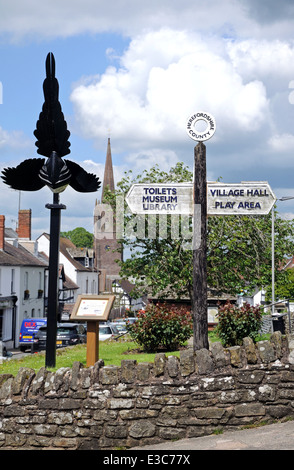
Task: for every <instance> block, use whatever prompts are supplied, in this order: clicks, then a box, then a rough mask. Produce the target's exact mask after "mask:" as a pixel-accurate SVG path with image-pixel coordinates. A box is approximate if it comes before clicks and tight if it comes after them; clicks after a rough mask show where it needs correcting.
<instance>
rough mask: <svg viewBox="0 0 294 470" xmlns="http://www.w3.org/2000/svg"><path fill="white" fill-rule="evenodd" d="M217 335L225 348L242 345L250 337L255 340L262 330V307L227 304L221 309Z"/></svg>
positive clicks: (246, 304)
mask: <svg viewBox="0 0 294 470" xmlns="http://www.w3.org/2000/svg"><path fill="white" fill-rule="evenodd" d="M217 316H218V326H217V328H216V329H217V334H218V336H219V338H220V340H221V342H222V343H223V344H224V345H225V346H236V345H241V344H242V341H243V338H245V337H247V336H249V337H250V338H252V339H253V340H255V338H256V337H257V336H258V333H259V330H260V328H261V321H262V316H261V310H260V307H252V306H251V305H249V304H248V303H245V304H244V305H243V306H242V307H237V306H236V305H232V304H231V303H230V302H227V303H226V304H225V305H223V306H221V307H219V311H218V314H217Z"/></svg>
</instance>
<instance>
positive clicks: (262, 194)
mask: <svg viewBox="0 0 294 470" xmlns="http://www.w3.org/2000/svg"><path fill="white" fill-rule="evenodd" d="M126 201H127V204H128V206H129V208H130V210H131V211H132V212H133V213H135V214H193V183H174V184H173V183H169V184H163V183H161V184H156V183H154V184H148V183H147V184H134V185H133V186H132V187H131V188H130V190H129V192H128V194H127V196H126ZM275 201H276V197H275V195H274V194H273V192H272V190H271V188H270V186H269V184H268V183H267V182H266V181H261V182H253V181H249V182H242V183H233V184H227V183H207V214H208V215H265V214H268V213H269V212H270V210H271V209H272V207H273V205H274V203H275Z"/></svg>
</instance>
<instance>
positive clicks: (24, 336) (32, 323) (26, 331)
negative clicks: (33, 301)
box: [19, 318, 47, 351]
mask: <svg viewBox="0 0 294 470" xmlns="http://www.w3.org/2000/svg"><path fill="white" fill-rule="evenodd" d="M46 325H47V318H26V319H25V320H23V322H22V324H21V327H20V333H19V347H20V350H21V351H25V350H26V349H27V348H29V347H31V346H32V345H33V344H34V337H35V335H36V333H37V332H38V331H39V328H41V327H42V326H46Z"/></svg>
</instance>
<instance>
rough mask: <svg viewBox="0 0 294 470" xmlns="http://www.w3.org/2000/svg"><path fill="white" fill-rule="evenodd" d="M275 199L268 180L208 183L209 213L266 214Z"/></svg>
mask: <svg viewBox="0 0 294 470" xmlns="http://www.w3.org/2000/svg"><path fill="white" fill-rule="evenodd" d="M275 201H276V197H275V195H274V193H273V192H272V190H271V188H270V186H269V184H268V183H267V182H266V181H260V182H253V181H249V182H242V183H239V184H226V183H208V185H207V213H208V214H209V215H242V214H243V215H244V214H246V215H265V214H268V213H269V212H270V210H271V209H272V207H273V205H274V203H275Z"/></svg>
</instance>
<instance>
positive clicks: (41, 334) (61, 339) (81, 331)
mask: <svg viewBox="0 0 294 470" xmlns="http://www.w3.org/2000/svg"><path fill="white" fill-rule="evenodd" d="M46 339H47V328H46V327H44V326H43V327H41V328H40V329H39V331H38V333H37V334H36V335H35V338H34V348H35V349H39V350H40V349H46ZM86 341H87V334H86V330H85V327H84V325H83V324H81V323H59V324H58V325H57V334H56V347H57V348H62V347H65V346H74V345H75V344H79V343H86Z"/></svg>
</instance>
